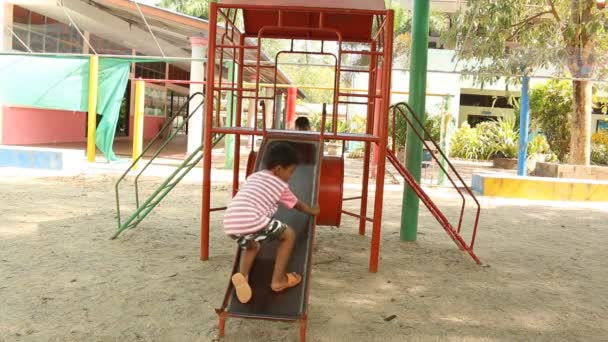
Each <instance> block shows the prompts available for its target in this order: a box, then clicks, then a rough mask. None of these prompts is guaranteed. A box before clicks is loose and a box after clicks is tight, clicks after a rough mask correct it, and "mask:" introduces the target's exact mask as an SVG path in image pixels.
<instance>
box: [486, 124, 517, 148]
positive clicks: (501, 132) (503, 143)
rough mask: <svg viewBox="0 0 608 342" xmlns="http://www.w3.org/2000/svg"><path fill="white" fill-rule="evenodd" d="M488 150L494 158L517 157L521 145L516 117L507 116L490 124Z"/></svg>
mask: <svg viewBox="0 0 608 342" xmlns="http://www.w3.org/2000/svg"><path fill="white" fill-rule="evenodd" d="M490 132H491V134H490V136H489V137H488V142H487V144H488V150H489V151H490V156H491V157H492V158H495V157H498V158H515V157H517V150H518V146H519V131H518V130H516V129H515V118H514V117H512V116H507V117H505V118H502V119H500V120H498V121H495V122H492V123H491V125H490Z"/></svg>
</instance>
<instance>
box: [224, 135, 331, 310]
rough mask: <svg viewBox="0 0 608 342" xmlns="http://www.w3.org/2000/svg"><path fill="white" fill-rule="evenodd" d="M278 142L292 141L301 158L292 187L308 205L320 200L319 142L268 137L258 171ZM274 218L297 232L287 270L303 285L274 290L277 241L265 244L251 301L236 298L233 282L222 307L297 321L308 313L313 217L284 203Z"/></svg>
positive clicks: (256, 265) (253, 280)
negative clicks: (273, 278) (266, 154)
mask: <svg viewBox="0 0 608 342" xmlns="http://www.w3.org/2000/svg"><path fill="white" fill-rule="evenodd" d="M279 142H288V143H290V144H292V146H294V148H295V149H296V151H297V152H298V154H299V157H300V158H299V159H300V165H298V167H297V169H296V171H295V173H294V175H293V176H292V178H291V180H290V181H289V186H290V188H291V190H292V191H293V193H294V194H295V195H296V196H297V197H298V198H299V199H300V200H301V201H303V202H305V203H307V204H315V203H317V198H316V197H317V194H318V184H317V183H318V178H319V170H320V166H321V165H320V162H321V161H320V160H319V142H318V141H314V140H312V141H311V140H299V139H297V138H293V139H289V138H276V139H274V138H267V139H266V141H264V143H263V144H262V147H261V149H260V152H259V154H258V160H257V162H256V167H255V170H256V171H259V170H262V169H263V168H264V162H263V161H264V156H265V153H266V152H267V151H269V149H270V147H271V146H272V145H274V144H276V143H279ZM275 217H276V218H277V219H279V220H280V221H282V222H284V223H286V224H288V225H290V226H291V227H292V228H293V229H294V230H295V231H296V242H295V246H294V250H293V253H292V255H291V259H290V261H289V266H288V268H287V271H288V272H297V273H299V274H301V275H302V282H301V283H300V285H298V286H296V287H294V288H291V289H287V290H286V291H283V292H281V293H275V292H273V291H272V290H271V289H270V282H271V278H272V271H273V268H274V260H275V255H276V250H277V246H278V242H277V241H274V242H271V243H267V244H263V245H262V249H261V251H260V253H259V254H258V256H257V258H256V260H255V263H254V265H253V268H252V270H251V273H250V275H249V283H250V284H251V288H252V290H253V297H252V299H251V301H250V302H249V303H247V304H241V303H240V302H239V301H238V300H237V298H236V294H235V292H234V288H233V287H232V284H230V287H229V289H228V293H227V296H226V298H225V301H224V306H223V307H224V308H225V310H226V312H228V313H229V314H230V315H231V316H240V317H249V318H262V319H264V318H266V319H278V320H296V319H299V318H300V317H301V315H302V314H303V313H305V312H306V305H307V293H308V286H309V284H308V277H309V275H310V268H311V264H310V263H311V253H312V248H313V238H314V229H315V222H314V217H311V216H309V215H306V214H304V213H301V212H300V211H298V210H296V209H286V208H283V207H281V206H279V211H278V212H277V214H276V215H275ZM237 253H238V254H237V258H236V262H235V265H234V268H233V273H234V272H236V271H237V270H238V265H239V263H240V250H239V251H238V252H237Z"/></svg>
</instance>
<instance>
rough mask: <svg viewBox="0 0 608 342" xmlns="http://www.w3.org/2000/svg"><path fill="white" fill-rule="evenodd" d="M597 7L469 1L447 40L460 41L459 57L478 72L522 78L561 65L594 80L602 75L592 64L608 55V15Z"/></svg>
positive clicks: (558, 1)
mask: <svg viewBox="0 0 608 342" xmlns="http://www.w3.org/2000/svg"><path fill="white" fill-rule="evenodd" d="M594 3H595V2H594V1H592V0H551V1H533V2H532V3H531V2H530V1H529V0H467V1H466V5H464V6H462V10H460V11H459V12H458V13H457V14H456V16H455V17H454V20H453V25H452V29H451V30H449V31H447V32H446V33H445V34H444V35H443V37H442V38H443V40H444V41H448V42H452V43H455V44H456V51H457V54H458V58H459V59H463V60H467V61H470V62H472V64H471V65H470V66H471V67H472V68H474V69H475V70H479V71H483V72H489V73H498V74H515V73H517V74H521V73H526V72H528V71H530V70H533V69H536V68H538V67H552V68H553V67H557V68H565V69H568V70H569V71H570V72H571V73H572V74H573V75H576V76H578V77H582V76H591V73H592V72H595V71H598V70H596V69H594V68H593V66H594V64H596V63H597V62H598V61H599V60H598V58H600V57H601V56H602V54H603V53H604V52H606V50H605V48H606V44H605V40H606V38H607V37H608V35H607V32H606V29H605V27H606V23H607V22H608V20H607V15H606V13H604V12H605V11H604V12H602V11H599V10H597V9H596V8H595V4H594ZM594 49H596V50H595V51H594ZM486 59H489V60H490V62H489V63H488V60H486ZM589 67H590V68H589ZM491 80H492V77H490V78H486V81H491Z"/></svg>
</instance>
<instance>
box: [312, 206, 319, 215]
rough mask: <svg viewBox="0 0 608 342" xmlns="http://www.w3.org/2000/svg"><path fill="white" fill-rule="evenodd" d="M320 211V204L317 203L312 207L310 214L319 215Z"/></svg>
mask: <svg viewBox="0 0 608 342" xmlns="http://www.w3.org/2000/svg"><path fill="white" fill-rule="evenodd" d="M320 212H321V209H319V206H318V205H315V206H314V207H312V208H310V215H312V216H317V215H319V213H320Z"/></svg>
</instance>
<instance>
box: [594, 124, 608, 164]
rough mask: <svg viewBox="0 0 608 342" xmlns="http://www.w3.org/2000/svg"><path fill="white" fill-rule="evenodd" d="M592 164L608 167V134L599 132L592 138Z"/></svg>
mask: <svg viewBox="0 0 608 342" xmlns="http://www.w3.org/2000/svg"><path fill="white" fill-rule="evenodd" d="M591 162H592V163H593V164H596V165H608V132H606V131H599V132H597V133H595V134H593V135H592V136H591Z"/></svg>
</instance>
